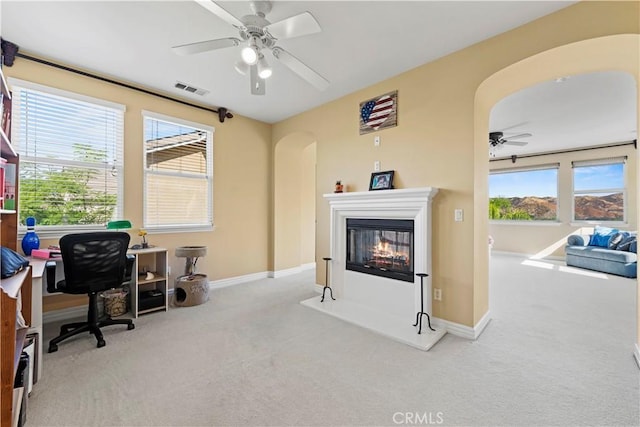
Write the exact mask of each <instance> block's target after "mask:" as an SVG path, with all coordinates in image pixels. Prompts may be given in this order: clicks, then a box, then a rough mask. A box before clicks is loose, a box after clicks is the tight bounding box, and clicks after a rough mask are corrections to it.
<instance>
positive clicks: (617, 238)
mask: <svg viewBox="0 0 640 427" xmlns="http://www.w3.org/2000/svg"><path fill="white" fill-rule="evenodd" d="M626 237H629V233H627V232H626V231H621V232H619V233H616V234H614V235H613V236H611V237H610V238H609V244H608V245H607V246H608V247H609V249H617V247H618V245H619V244H620V242H622V241H623V240H624V239H625V238H626Z"/></svg>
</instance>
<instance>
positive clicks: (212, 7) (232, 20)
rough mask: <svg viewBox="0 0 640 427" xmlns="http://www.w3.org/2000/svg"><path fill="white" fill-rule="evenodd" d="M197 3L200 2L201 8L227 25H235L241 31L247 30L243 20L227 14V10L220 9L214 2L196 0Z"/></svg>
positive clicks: (211, 0) (210, 0)
mask: <svg viewBox="0 0 640 427" xmlns="http://www.w3.org/2000/svg"><path fill="white" fill-rule="evenodd" d="M195 1H196V2H198V4H199V5H200V6H202V7H204V8H205V9H207V10H208V11H209V12H211V13H213V14H214V15H216V16H217V17H218V18H220V19H222V20H223V21H225V22H226V23H228V24H230V25H233V26H234V27H236V28H237V29H239V30H245V29H246V27H245V26H244V24H243V23H242V21H241V20H239V19H238V18H236V17H235V16H233V15H232V14H230V13H229V12H227V11H226V10H225V9H223V8H222V7H220V6H219V5H218V4H217V3H216V2H214V1H213V0H195Z"/></svg>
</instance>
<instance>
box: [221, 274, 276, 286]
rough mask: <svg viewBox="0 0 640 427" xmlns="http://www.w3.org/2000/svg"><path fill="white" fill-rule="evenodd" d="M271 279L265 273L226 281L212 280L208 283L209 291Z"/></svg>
mask: <svg viewBox="0 0 640 427" xmlns="http://www.w3.org/2000/svg"><path fill="white" fill-rule="evenodd" d="M268 277H271V276H270V275H269V273H267V272H266V271H263V272H260V273H252V274H245V275H244V276H236V277H229V278H226V279H219V280H212V281H210V282H209V289H219V288H226V287H227V286H233V285H239V284H240V283H246V282H253V281H254V280H262V279H266V278H268Z"/></svg>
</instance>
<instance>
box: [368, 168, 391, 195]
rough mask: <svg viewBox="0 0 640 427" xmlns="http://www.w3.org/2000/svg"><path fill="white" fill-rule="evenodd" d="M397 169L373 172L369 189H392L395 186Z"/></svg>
mask: <svg viewBox="0 0 640 427" xmlns="http://www.w3.org/2000/svg"><path fill="white" fill-rule="evenodd" d="M394 172H395V171H385V172H373V173H372V174H371V181H370V182H369V191H372V190H391V189H392V188H393V174H394Z"/></svg>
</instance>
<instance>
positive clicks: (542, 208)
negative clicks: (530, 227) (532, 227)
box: [489, 164, 559, 221]
mask: <svg viewBox="0 0 640 427" xmlns="http://www.w3.org/2000/svg"><path fill="white" fill-rule="evenodd" d="M558 167H559V165H558V164H554V165H545V166H539V167H534V168H526V169H525V168H518V169H502V170H495V171H492V172H491V174H490V175H489V197H490V199H489V219H493V220H516V221H555V220H557V219H558Z"/></svg>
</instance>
